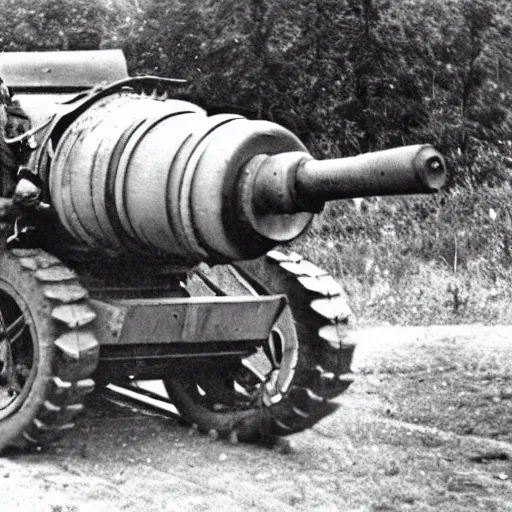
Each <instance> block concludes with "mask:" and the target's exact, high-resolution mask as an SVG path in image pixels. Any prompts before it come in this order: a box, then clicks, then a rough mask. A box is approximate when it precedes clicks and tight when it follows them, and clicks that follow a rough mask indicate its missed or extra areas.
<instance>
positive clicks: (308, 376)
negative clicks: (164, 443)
mask: <svg viewBox="0 0 512 512" xmlns="http://www.w3.org/2000/svg"><path fill="white" fill-rule="evenodd" d="M197 277H199V279H200V281H201V286H196V287H195V288H196V289H194V290H192V291H193V292H195V293H201V292H202V293H206V292H205V290H206V289H208V290H210V293H212V292H214V293H216V294H225V295H244V294H245V295H247V294H251V295H267V294H280V293H284V294H286V295H287V296H288V299H289V303H290V306H289V307H287V308H286V310H285V312H284V313H283V315H282V316H281V317H280V319H279V320H278V322H276V324H275V326H274V328H273V330H272V333H271V336H270V339H269V343H268V344H267V345H266V347H264V349H263V350H262V352H263V354H264V356H265V357H266V359H267V366H266V371H262V370H261V356H262V354H261V352H260V353H258V354H256V355H255V356H253V357H252V358H249V359H247V360H239V361H231V362H230V365H229V368H228V369H226V368H224V367H222V366H220V365H217V366H216V365H215V364H212V365H209V366H208V368H207V369H205V368H204V366H200V365H194V367H190V366H187V367H186V368H181V367H180V368H175V370H174V371H173V372H172V375H170V376H169V377H168V378H167V379H166V381H165V383H166V387H167V391H168V393H169V396H170V397H171V400H173V401H174V402H175V405H176V406H177V407H178V409H179V410H180V413H181V414H182V415H183V416H184V417H185V418H186V419H187V420H189V421H191V422H193V423H197V424H198V425H199V427H200V428H203V429H212V428H213V429H216V430H219V432H220V433H222V434H226V433H229V432H230V431H236V432H237V433H238V435H239V437H241V438H244V439H251V438H254V437H257V436H258V435H262V436H275V435H287V434H291V433H294V432H298V431H301V430H304V429H306V428H310V427H311V426H313V425H314V424H315V423H316V422H318V421H319V420H320V419H322V418H323V417H324V416H326V415H328V414H331V413H332V412H333V411H334V410H336V409H337V407H338V405H337V404H336V403H334V402H332V401H330V399H331V398H333V397H335V396H337V395H339V394H340V393H342V392H343V391H344V390H345V389H346V388H347V387H348V385H349V384H350V382H351V381H352V380H353V376H352V373H351V372H350V363H351V360H352V353H353V349H354V347H353V346H352V345H350V344H348V343H346V342H345V339H344V334H343V327H344V326H345V325H346V322H347V318H348V315H349V312H350V310H349V308H348V305H347V303H346V301H345V296H344V293H343V291H342V290H341V288H340V287H339V286H338V285H337V284H336V283H335V282H334V280H333V279H332V278H331V277H330V276H328V275H327V274H326V273H325V272H324V271H321V270H320V269H318V268H317V267H315V266H314V265H312V264H310V263H307V262H305V261H304V260H302V259H301V258H300V257H298V256H297V255H291V256H288V255H285V254H282V253H278V252H276V251H273V252H272V253H269V254H268V255H266V256H264V257H262V258H259V259H258V260H253V261H251V262H243V263H240V264H237V265H236V266H231V265H224V266H217V267H213V268H207V267H204V266H203V267H202V269H201V270H200V271H199V272H198V273H197ZM191 288H193V283H192V284H191ZM195 293H193V294H195ZM233 321H236V319H233ZM297 342H298V346H297ZM291 345H293V346H294V347H297V348H298V350H297V349H296V350H295V354H296V355H294V358H293V360H294V372H293V374H290V373H283V376H282V377H281V379H283V380H284V381H286V386H284V387H283V389H282V390H281V392H280V396H279V397H278V399H277V398H276V399H275V401H274V403H270V402H268V401H266V402H265V401H264V400H263V399H261V400H260V402H258V403H254V402H253V403H251V402H246V403H245V409H242V410H240V404H239V402H238V400H239V396H238V393H239V391H238V390H237V387H238V386H240V384H242V387H243V388H244V389H246V390H247V389H253V390H258V392H260V393H261V389H262V388H264V387H265V386H267V385H268V383H269V382H272V379H274V378H275V375H277V374H278V373H276V371H275V367H276V366H277V365H276V363H277V362H278V361H279V360H280V349H279V347H288V346H291ZM251 359H252V360H251ZM255 362H257V364H255ZM273 365H274V366H273ZM281 366H282V363H281ZM285 375H286V376H285ZM227 376H228V378H226V377H227ZM258 386H259V387H258ZM249 395H250V393H249ZM248 408H249V409H248ZM242 411H243V413H242Z"/></svg>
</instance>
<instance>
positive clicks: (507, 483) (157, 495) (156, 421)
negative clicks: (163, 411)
mask: <svg viewBox="0 0 512 512" xmlns="http://www.w3.org/2000/svg"><path fill="white" fill-rule="evenodd" d="M353 336H354V337H355V338H356V339H357V341H358V343H359V345H358V350H357V352H356V354H357V355H356V361H355V367H356V369H357V370H358V371H359V378H358V380H357V381H356V383H355V384H354V385H353V387H352V388H351V389H350V390H349V392H347V393H346V394H345V395H344V396H343V397H342V398H340V399H339V402H340V404H341V407H340V409H339V410H338V411H337V412H336V413H335V414H334V415H332V416H330V417H329V418H326V419H325V420H323V421H322V422H321V423H319V424H318V425H317V426H316V427H315V428H314V429H312V430H310V431H308V432H304V433H301V434H297V435H294V436H292V437H291V438H290V439H289V443H288V442H286V443H282V444H279V445H277V446H275V447H262V446H253V445H244V444H236V445H233V444H229V443H228V442H224V441H212V440H210V439H209V438H208V437H205V436H202V435H199V434H197V433H194V432H191V431H190V429H189V428H188V427H186V426H184V425H181V424H180V423H179V422H178V420H176V419H173V418H164V417H161V416H158V415H152V413H151V412H149V411H148V410H146V411H145V412H144V411H141V410H140V409H139V410H134V409H133V408H131V407H127V406H120V405H116V404H114V403H112V402H108V401H106V400H105V399H97V401H96V402H95V403H92V404H91V406H90V407H89V409H88V411H87V413H86V414H85V415H84V416H83V417H82V418H81V420H80V422H79V426H78V428H77V429H76V430H75V431H74V432H72V433H71V434H70V435H69V436H68V437H66V438H65V439H64V440H63V441H62V442H61V443H60V444H58V445H56V446H54V447H51V448H48V449H46V450H44V451H40V452H34V453H29V454H22V455H20V454H9V455H7V456H4V457H3V458H0V510H1V511H2V512H3V511H6V512H14V511H31V512H32V511H43V512H46V511H52V512H86V511H91V512H92V511H94V512H102V511H105V512H106V511H108V512H110V511H147V512H150V511H180V512H181V511H184V512H187V511H194V512H195V511H222V512H231V511H276V510H279V511H292V510H293V511H295V512H297V511H310V510H315V511H317V512H319V511H343V512H351V511H353V512H356V511H357V512H367V511H368V512H370V511H372V512H373V511H414V512H421V511H434V510H435V511H440V510H443V511H461V512H462V511H473V510H475V511H476V510H485V511H496V512H504V511H509V510H510V511H512V469H511V460H512V434H511V432H512V327H483V326H461V327H432V328H428V329H425V328H419V327H418V328H396V327H385V328H375V329H368V330H363V331H359V332H355V333H354V334H353Z"/></svg>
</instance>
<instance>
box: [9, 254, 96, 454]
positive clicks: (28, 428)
mask: <svg viewBox="0 0 512 512" xmlns="http://www.w3.org/2000/svg"><path fill="white" fill-rule="evenodd" d="M49 266H51V268H52V269H53V271H54V273H56V274H58V273H59V272H60V273H61V275H62V276H63V277H64V276H67V277H66V278H65V279H64V280H63V282H60V281H58V282H59V284H61V285H63V286H64V288H66V287H68V288H69V290H71V288H70V287H71V286H72V287H73V293H74V294H75V295H76V290H77V289H78V290H79V284H78V283H77V282H76V280H75V279H73V278H72V273H71V271H69V269H67V268H66V267H63V266H62V265H61V264H60V262H59V261H58V260H57V259H56V258H54V257H53V256H51V255H47V254H46V253H45V252H44V251H42V250H39V249H15V250H13V251H8V250H6V249H5V248H3V250H1V251H0V289H1V290H2V291H3V292H5V293H7V294H9V295H10V296H11V297H12V298H13V299H14V300H15V301H16V303H17V304H18V306H19V307H20V309H21V310H22V311H23V313H24V317H25V320H26V322H27V325H28V328H29V330H30V336H31V338H32V347H33V361H32V368H31V372H30V375H29V377H28V378H27V381H26V382H25V384H24V386H23V388H22V391H21V394H20V395H19V396H18V397H17V398H16V400H15V402H16V404H17V406H16V408H15V409H14V410H11V409H13V406H12V404H11V405H10V406H7V407H6V408H5V411H4V413H2V411H0V452H2V450H4V449H5V448H6V447H14V448H22V449H24V448H28V447H31V446H40V445H44V444H48V443H51V442H53V441H55V440H57V439H59V438H60V437H62V435H63V434H64V433H66V432H67V431H68V430H69V429H70V428H72V427H73V426H74V424H73V422H72V420H73V418H74V417H75V416H76V415H77V414H78V413H79V412H81V410H82V409H83V405H82V401H83V398H84V397H85V395H86V394H88V393H89V392H91V391H92V389H93V388H94V382H93V381H92V380H91V379H90V378H89V376H90V374H91V373H92V371H93V370H94V368H95V367H96V365H97V361H98V357H99V344H98V343H97V341H96V340H95V337H94V336H93V334H92V333H91V332H89V331H87V329H86V328H84V327H83V325H76V326H73V327H69V326H68V325H66V324H65V323H64V322H62V321H60V320H58V319H56V318H54V316H53V313H54V311H55V309H56V307H58V306H60V305H62V304H61V302H60V301H59V300H58V299H50V298H48V297H47V290H48V285H50V286H51V285H52V284H55V281H54V282H53V283H48V282H45V280H41V279H40V278H38V276H42V275H44V274H41V273H39V274H38V271H41V270H43V271H44V270H48V267H49ZM68 295H69V294H68ZM71 295H72V294H71ZM78 295H80V294H78ZM83 295H86V292H85V290H84V293H83ZM65 302H66V305H70V304H69V303H70V302H71V301H70V299H69V297H67V298H65ZM74 303H75V304H80V305H81V306H82V303H83V299H78V300H75V301H74ZM78 323H82V324H83V322H78ZM66 339H72V340H73V342H75V341H76V343H74V344H75V345H76V352H75V347H73V353H71V351H69V350H66V346H65V343H62V342H59V340H66ZM18 399H19V400H18ZM18 402H19V403H18Z"/></svg>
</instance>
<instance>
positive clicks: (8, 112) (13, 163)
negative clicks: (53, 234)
mask: <svg viewBox="0 0 512 512" xmlns="http://www.w3.org/2000/svg"><path fill="white" fill-rule="evenodd" d="M30 128H31V123H30V119H29V117H28V116H27V114H26V113H25V112H24V110H23V109H22V108H21V107H20V105H19V103H18V102H17V101H15V100H13V99H12V97H11V93H10V91H9V88H8V87H7V86H6V85H5V83H4V82H3V80H2V79H1V78H0V222H2V221H12V220H14V219H16V222H15V225H14V234H13V235H11V236H10V237H9V238H8V239H7V241H8V242H9V243H11V242H16V241H19V235H20V233H21V232H26V231H27V230H29V229H32V228H31V227H30V228H29V227H27V226H26V225H25V224H26V222H27V220H29V219H30V218H31V217H32V216H33V215H32V214H33V212H37V211H39V210H41V209H46V208H48V205H46V204H45V203H42V202H41V199H40V197H41V183H40V182H39V181H40V180H39V177H38V176H37V175H35V174H34V173H32V171H31V170H30V169H29V168H28V167H26V166H24V165H23V162H19V161H17V158H16V154H15V153H13V151H12V150H11V147H9V144H8V143H7V140H8V139H12V138H15V137H18V136H19V135H23V134H24V133H26V132H27V131H29V130H30ZM31 223H32V222H31Z"/></svg>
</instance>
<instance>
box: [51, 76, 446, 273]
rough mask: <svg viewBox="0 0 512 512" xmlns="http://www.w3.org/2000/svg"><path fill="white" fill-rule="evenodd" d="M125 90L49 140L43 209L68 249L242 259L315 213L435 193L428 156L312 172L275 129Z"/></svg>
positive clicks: (422, 151) (342, 162)
mask: <svg viewBox="0 0 512 512" xmlns="http://www.w3.org/2000/svg"><path fill="white" fill-rule="evenodd" d="M138 80H139V82H138V83H141V82H142V83H144V79H138ZM133 83H135V82H133ZM133 83H132V81H130V80H126V81H124V82H123V83H122V84H120V85H119V86H118V87H113V88H112V87H111V88H110V89H108V93H107V92H105V90H104V91H103V92H102V93H99V94H98V97H97V98H94V96H93V97H92V99H91V98H89V99H88V100H87V101H88V103H87V107H86V108H85V107H82V108H81V109H78V112H79V113H78V114H77V115H76V116H74V117H73V116H71V118H70V117H69V116H68V119H69V121H66V122H63V121H62V120H61V121H59V122H58V123H56V124H55V125H54V128H53V133H52V135H51V139H52V140H53V141H56V142H58V144H57V147H56V149H55V152H54V155H52V158H51V165H50V166H49V167H50V170H49V173H48V174H49V188H48V190H49V200H50V201H51V203H52V204H53V206H54V208H55V210H56V211H57V213H58V217H59V219H60V221H61V223H62V224H63V225H64V227H65V228H66V230H67V231H68V232H69V233H70V234H71V235H72V236H73V237H74V238H75V239H77V240H78V241H80V242H81V243H83V244H86V245H88V246H89V247H92V248H95V249H100V250H106V251H108V252H109V253H110V254H115V253H122V252H127V251H131V252H138V253H141V254H144V255H146V256H147V257H157V258H160V259H161V258H164V259H167V260H168V261H170V262H179V263H181V264H186V265H192V264H195V263H197V262H199V261H208V262H215V261H231V260H238V259H248V258H253V257H257V256H259V255H261V254H263V253H264V252H266V251H267V250H269V249H270V248H272V247H273V246H275V245H277V244H279V243H282V242H288V241H290V240H293V239H294V238H296V237H297V236H299V235H300V234H301V233H302V232H303V231H304V230H305V229H306V228H307V226H308V225H309V223H310V221H311V218H312V215H313V212H318V211H319V210H321V208H322V207H323V205H324V203H325V202H326V201H331V200H336V199H343V198H350V197H361V196H369V195H388V194H411V193H425V192H432V191H436V190H438V189H439V188H440V187H441V186H442V184H443V182H444V174H445V170H444V163H443V160H442V157H441V156H440V155H439V153H437V152H436V151H435V150H434V149H433V148H432V147H430V146H408V147H403V148H397V149H391V150H387V151H381V152H376V153H370V154H366V155H361V156H357V157H351V158H342V159H335V160H325V161H317V160H314V159H313V158H312V157H311V155H310V154H309V153H308V152H307V150H306V148H305V147H304V145H303V144H302V143H301V141H300V140H299V139H298V138H297V137H296V136H295V135H293V134H292V133H291V132H290V131H288V130H286V129H285V128H283V127H281V126H279V125H277V124H275V123H270V122H266V121H250V120H248V119H246V118H243V117H241V116H239V115H233V114H223V115H214V116H210V117H208V116H207V115H206V113H205V112H204V111H203V110H202V109H201V108H199V107H198V106H196V105H194V104H192V103H189V102H185V101H179V100H169V99H167V93H166V94H164V95H158V94H156V92H155V94H153V95H148V94H141V93H140V92H139V91H138V89H137V87H135V88H134V87H133ZM147 83H148V84H151V83H153V84H154V83H155V79H149V78H148V79H147Z"/></svg>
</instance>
